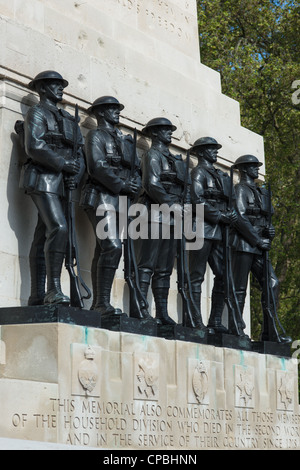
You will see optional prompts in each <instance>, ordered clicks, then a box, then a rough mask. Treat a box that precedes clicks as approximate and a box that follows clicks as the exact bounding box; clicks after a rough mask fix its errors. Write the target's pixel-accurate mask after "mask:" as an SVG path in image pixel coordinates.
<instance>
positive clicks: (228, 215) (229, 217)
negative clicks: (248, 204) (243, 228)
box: [220, 209, 238, 225]
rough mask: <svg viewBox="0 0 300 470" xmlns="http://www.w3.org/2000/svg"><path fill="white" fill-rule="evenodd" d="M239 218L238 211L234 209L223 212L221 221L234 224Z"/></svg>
mask: <svg viewBox="0 0 300 470" xmlns="http://www.w3.org/2000/svg"><path fill="white" fill-rule="evenodd" d="M237 219H238V215H237V213H236V211H235V210H234V209H232V210H231V211H228V212H225V213H222V214H221V218H220V222H221V223H222V224H226V225H229V224H233V223H234V222H236V221H237Z"/></svg>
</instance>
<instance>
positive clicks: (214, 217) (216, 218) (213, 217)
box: [191, 168, 222, 224]
mask: <svg viewBox="0 0 300 470" xmlns="http://www.w3.org/2000/svg"><path fill="white" fill-rule="evenodd" d="M191 177H192V185H191V200H192V203H193V204H204V219H205V220H207V221H208V222H210V223H212V224H218V223H219V222H220V220H221V217H222V212H221V211H220V210H219V209H217V208H215V207H214V206H213V205H212V204H210V203H209V202H208V201H207V199H206V198H205V197H204V193H205V189H206V178H205V174H204V172H200V171H197V168H196V169H195V171H192V174H191Z"/></svg>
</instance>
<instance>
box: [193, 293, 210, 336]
mask: <svg viewBox="0 0 300 470" xmlns="http://www.w3.org/2000/svg"><path fill="white" fill-rule="evenodd" d="M192 298H193V302H192V303H191V305H192V316H193V323H194V328H197V329H199V330H208V332H209V333H210V334H213V333H214V330H213V329H212V328H208V327H206V326H205V325H204V323H203V319H202V314H201V292H199V291H194V292H192Z"/></svg>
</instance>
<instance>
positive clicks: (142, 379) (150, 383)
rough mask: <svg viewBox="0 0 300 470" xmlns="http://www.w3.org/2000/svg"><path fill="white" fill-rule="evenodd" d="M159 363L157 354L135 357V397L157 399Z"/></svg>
mask: <svg viewBox="0 0 300 470" xmlns="http://www.w3.org/2000/svg"><path fill="white" fill-rule="evenodd" d="M158 392H159V363H158V355H157V354H149V355H147V356H146V355H144V356H143V357H139V358H136V374H135V393H134V398H135V399H142V400H143V399H144V400H158Z"/></svg>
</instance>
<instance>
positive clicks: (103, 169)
mask: <svg viewBox="0 0 300 470" xmlns="http://www.w3.org/2000/svg"><path fill="white" fill-rule="evenodd" d="M85 153H86V161H87V170H88V173H89V175H90V177H91V178H92V179H93V180H95V181H98V182H99V183H100V184H102V185H103V186H105V187H106V188H107V189H108V190H109V191H111V192H112V193H113V194H119V193H120V192H121V190H122V188H123V186H124V181H123V180H122V179H121V178H119V176H117V175H116V174H115V172H114V171H113V169H112V168H111V167H110V165H109V164H108V162H107V160H106V147H105V139H104V137H103V136H102V135H101V133H100V132H99V131H98V130H97V129H96V130H94V131H90V132H89V133H88V135H87V136H86V140H85Z"/></svg>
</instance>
